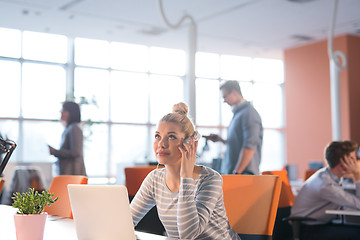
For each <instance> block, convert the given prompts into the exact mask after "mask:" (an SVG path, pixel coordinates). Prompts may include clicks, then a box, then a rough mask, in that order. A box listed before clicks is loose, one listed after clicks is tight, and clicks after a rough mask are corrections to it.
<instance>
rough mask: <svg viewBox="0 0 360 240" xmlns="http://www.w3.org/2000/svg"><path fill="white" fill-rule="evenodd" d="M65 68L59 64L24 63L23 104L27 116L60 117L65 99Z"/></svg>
mask: <svg viewBox="0 0 360 240" xmlns="http://www.w3.org/2000/svg"><path fill="white" fill-rule="evenodd" d="M65 82H66V81H65V70H64V68H62V67H59V66H53V65H46V64H36V63H24V64H23V89H22V106H23V116H24V117H25V118H43V119H58V118H59V117H60V113H59V111H60V109H61V103H62V102H63V101H64V100H65Z"/></svg>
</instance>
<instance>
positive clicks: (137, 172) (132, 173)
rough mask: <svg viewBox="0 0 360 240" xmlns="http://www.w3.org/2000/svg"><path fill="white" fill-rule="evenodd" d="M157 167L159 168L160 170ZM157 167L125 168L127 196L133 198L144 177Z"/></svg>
mask: <svg viewBox="0 0 360 240" xmlns="http://www.w3.org/2000/svg"><path fill="white" fill-rule="evenodd" d="M161 167H162V166H161ZM161 167H160V166H159V168H161ZM156 168H157V166H134V167H126V168H125V186H126V187H127V190H128V193H129V196H135V194H136V192H137V191H138V190H139V188H140V186H141V183H142V182H143V181H144V179H145V177H146V176H147V175H148V174H149V173H150V172H151V171H152V170H154V169H156Z"/></svg>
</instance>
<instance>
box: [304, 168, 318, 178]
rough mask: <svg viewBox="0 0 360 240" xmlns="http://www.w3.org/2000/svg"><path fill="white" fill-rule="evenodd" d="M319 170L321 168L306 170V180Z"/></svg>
mask: <svg viewBox="0 0 360 240" xmlns="http://www.w3.org/2000/svg"><path fill="white" fill-rule="evenodd" d="M317 170H319V169H307V170H306V171H305V175H304V181H306V180H307V179H308V178H309V177H311V176H312V175H313V174H314V173H316V171H317Z"/></svg>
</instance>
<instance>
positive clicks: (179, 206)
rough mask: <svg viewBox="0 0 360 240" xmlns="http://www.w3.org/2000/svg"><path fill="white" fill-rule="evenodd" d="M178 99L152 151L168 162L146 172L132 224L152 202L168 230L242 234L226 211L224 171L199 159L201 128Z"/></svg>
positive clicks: (176, 234)
mask: <svg viewBox="0 0 360 240" xmlns="http://www.w3.org/2000/svg"><path fill="white" fill-rule="evenodd" d="M187 113H188V107H187V106H186V105H185V104H184V103H178V104H175V105H174V107H173V112H172V113H169V114H167V115H165V116H164V117H163V118H162V119H161V120H160V122H159V124H158V126H157V130H156V131H155V134H154V146H153V147H154V152H155V155H156V158H157V160H158V163H159V164H163V165H165V168H160V169H155V170H153V171H152V172H150V173H149V174H148V176H147V177H146V178H145V180H144V181H143V183H142V185H141V187H140V189H139V191H138V192H137V193H136V195H135V197H134V199H133V200H132V202H131V205H130V206H131V212H132V215H133V221H134V226H136V225H137V224H138V222H139V221H140V220H141V218H142V217H143V216H144V215H145V214H146V213H147V212H148V211H149V210H150V209H151V208H152V207H153V206H154V205H156V206H157V209H158V214H159V218H160V220H161V222H162V224H163V225H164V227H165V229H166V232H167V235H168V236H169V237H171V238H177V239H179V238H180V239H239V237H238V235H237V233H236V232H235V231H234V230H233V229H232V228H231V226H230V225H229V221H228V219H227V216H226V211H225V206H224V201H223V192H222V177H221V176H220V174H219V173H217V172H216V171H214V170H212V169H210V168H208V167H205V166H199V165H196V164H195V159H196V148H197V145H198V140H199V133H198V132H197V131H195V129H194V125H193V124H192V122H191V120H190V119H189V118H188V117H187Z"/></svg>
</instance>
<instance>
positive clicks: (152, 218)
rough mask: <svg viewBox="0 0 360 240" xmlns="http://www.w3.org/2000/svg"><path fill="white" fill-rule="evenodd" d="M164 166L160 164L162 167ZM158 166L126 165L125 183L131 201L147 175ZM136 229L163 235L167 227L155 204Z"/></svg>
mask: <svg viewBox="0 0 360 240" xmlns="http://www.w3.org/2000/svg"><path fill="white" fill-rule="evenodd" d="M162 167H163V166H159V168H162ZM156 168H157V166H134V167H126V168H125V169H124V170H125V185H126V187H127V189H128V193H129V200H130V201H131V200H132V199H133V197H134V196H135V194H136V192H137V191H138V190H139V188H140V186H141V183H142V182H143V181H144V179H145V177H146V176H147V175H148V174H149V173H150V172H151V171H152V170H154V169H156ZM136 230H138V231H142V232H149V233H154V234H158V235H163V234H164V232H165V228H164V226H163V225H162V222H161V221H160V219H159V215H158V213H157V208H156V206H154V207H153V208H152V209H151V210H150V211H149V212H148V213H147V214H146V215H145V216H144V217H143V218H142V219H141V221H140V222H139V223H138V225H137V226H136Z"/></svg>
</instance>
